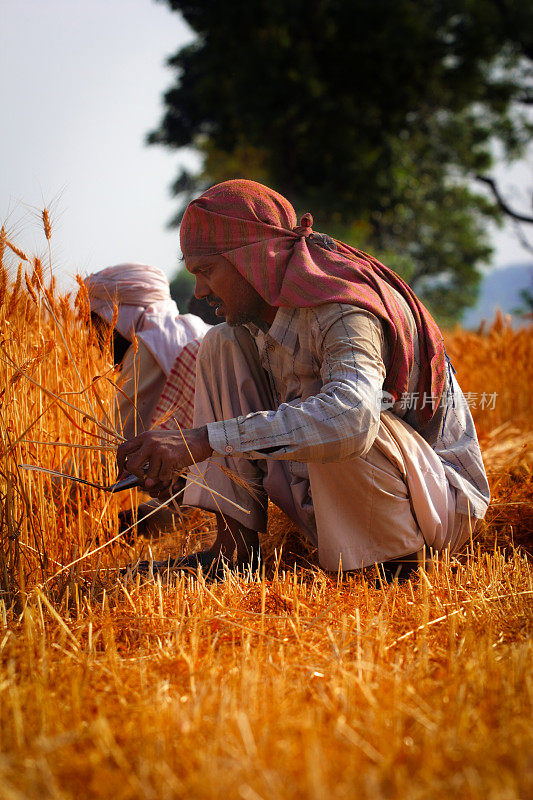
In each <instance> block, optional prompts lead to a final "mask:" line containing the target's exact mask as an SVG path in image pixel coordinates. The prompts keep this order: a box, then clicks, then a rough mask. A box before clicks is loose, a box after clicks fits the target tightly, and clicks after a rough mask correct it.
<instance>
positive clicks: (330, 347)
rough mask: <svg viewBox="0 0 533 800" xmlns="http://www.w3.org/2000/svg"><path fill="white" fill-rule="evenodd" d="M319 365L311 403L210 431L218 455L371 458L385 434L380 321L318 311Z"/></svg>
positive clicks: (333, 307) (347, 310) (332, 308)
mask: <svg viewBox="0 0 533 800" xmlns="http://www.w3.org/2000/svg"><path fill="white" fill-rule="evenodd" d="M310 313H311V315H312V321H311V343H312V344H311V346H312V348H313V352H312V354H311V355H312V357H313V358H315V359H316V360H317V362H318V364H319V365H320V380H321V384H322V386H321V390H320V391H319V392H317V393H315V394H313V395H311V396H309V397H307V398H305V399H298V400H293V401H291V402H288V403H281V405H280V406H279V407H278V408H277V409H276V410H267V411H257V412H253V413H251V414H247V415H246V416H240V417H237V418H235V419H231V420H224V421H222V422H212V423H209V424H208V426H207V428H208V435H209V442H210V444H211V447H213V449H214V450H215V452H217V453H221V454H224V455H228V454H230V455H232V456H241V457H246V458H254V459H256V458H273V459H280V460H288V461H308V462H313V461H314V462H322V463H325V462H328V461H347V460H350V459H352V458H355V457H357V456H360V455H364V454H365V453H366V452H367V451H368V450H369V449H370V447H371V446H372V443H373V441H374V439H375V437H376V434H377V431H378V427H379V414H380V400H381V390H382V386H383V381H384V378H385V374H386V369H385V364H384V361H383V352H384V351H383V333H382V328H381V324H380V323H379V321H378V320H377V318H376V317H375V316H374V315H373V314H370V313H368V312H366V311H363V310H361V309H358V308H355V307H353V306H347V305H341V304H333V303H331V304H327V305H325V306H319V307H316V308H314V309H311V310H310Z"/></svg>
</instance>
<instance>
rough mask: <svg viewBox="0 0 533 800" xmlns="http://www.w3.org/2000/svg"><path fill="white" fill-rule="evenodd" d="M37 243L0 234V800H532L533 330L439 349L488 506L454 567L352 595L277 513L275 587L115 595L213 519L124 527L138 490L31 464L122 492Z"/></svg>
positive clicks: (177, 581) (252, 583)
mask: <svg viewBox="0 0 533 800" xmlns="http://www.w3.org/2000/svg"><path fill="white" fill-rule="evenodd" d="M43 229H44V238H43V244H44V249H43V253H42V254H41V255H40V258H36V257H35V256H33V255H30V254H26V253H24V252H23V251H22V250H20V249H19V248H18V246H17V243H16V240H15V239H14V238H11V237H10V235H9V232H8V231H5V230H2V236H1V237H0V252H1V264H2V266H1V269H0V304H1V305H0V364H1V367H0V370H1V374H2V381H1V386H0V434H1V448H2V457H1V466H0V492H1V508H0V513H1V519H0V797H1V798H2V800H27V799H29V800H33V799H34V798H39V800H48V798H54V800H55V799H57V800H67V798H74V797H82V798H113V799H114V800H122V798H124V799H125V798H150V799H151V798H153V799H154V800H159V799H160V798H161V799H163V800H164V799H165V798H226V797H230V798H243V800H261V798H263V799H264V800H267V798H268V799H269V800H272V799H273V798H280V800H285V798H287V800H288V799H289V798H291V799H294V800H295V799H296V798H312V799H313V800H323V798H369V799H370V798H372V800H380V799H381V798H402V799H404V798H405V799H410V798H413V799H418V798H420V800H437V799H438V798H450V797H455V798H460V799H461V800H463V799H465V800H469V799H470V798H483V800H514V799H515V798H517V799H518V798H521V799H522V800H524V799H525V798H527V797H531V796H533V759H532V753H533V735H532V725H531V720H532V716H531V710H532V708H531V707H532V699H533V679H532V671H531V667H532V663H533V659H532V655H533V652H532V651H533V647H532V642H531V620H532V615H531V609H532V599H533V572H532V562H531V553H532V541H531V535H532V530H533V510H532V509H533V487H532V471H533V425H532V419H533V412H532V403H531V399H532V393H533V336H532V330H531V328H529V329H528V328H523V329H521V330H519V331H514V330H512V329H511V328H510V327H509V326H508V325H507V324H506V322H505V320H504V319H503V318H501V317H500V318H497V319H496V320H494V321H493V322H492V323H491V324H490V325H488V326H487V327H486V329H485V330H484V331H481V332H479V333H475V334H474V333H468V332H465V331H462V330H456V331H454V332H451V333H449V334H448V335H447V337H446V346H447V350H448V353H449V355H450V357H451V358H452V361H453V363H454V365H455V367H456V369H457V373H458V378H459V381H460V383H461V385H462V387H463V389H464V391H465V392H469V393H470V395H469V398H470V401H471V404H472V407H474V416H475V420H476V424H477V427H478V432H479V435H480V441H481V446H482V450H483V453H484V458H485V463H486V466H487V470H488V472H489V477H490V482H491V487H492V492H493V502H492V505H491V507H490V510H489V514H488V516H487V519H486V521H485V522H484V523H483V524H482V525H481V526H480V527H478V529H477V530H476V532H475V535H474V537H473V539H472V540H471V542H470V544H469V546H468V548H466V549H465V551H464V552H463V553H462V554H459V556H457V557H452V558H451V559H450V558H444V559H443V560H441V561H440V562H435V563H434V564H433V566H432V569H431V570H429V571H428V572H422V571H420V572H419V574H418V576H417V577H416V578H415V579H413V580H411V581H408V582H407V583H405V584H402V585H397V584H393V585H391V586H380V585H379V583H378V585H377V586H376V582H375V580H373V579H372V576H371V575H366V576H361V575H351V576H350V577H348V578H346V579H344V580H342V579H340V578H339V576H337V575H331V574H326V573H324V572H323V571H321V570H320V569H319V568H318V566H317V563H316V558H315V554H314V553H313V552H311V551H309V550H308V549H306V548H305V547H304V546H303V545H302V544H301V542H299V540H298V536H297V533H296V532H295V530H294V529H293V528H292V527H291V525H290V524H289V523H288V522H287V520H286V519H285V518H284V517H283V516H282V515H281V514H279V513H276V512H275V511H273V514H272V522H271V525H270V530H269V533H268V535H267V536H265V537H263V541H262V544H263V551H264V554H265V569H264V571H263V574H262V575H254V576H248V577H240V578H236V577H235V576H233V575H231V574H228V575H227V579H226V580H225V581H223V582H219V583H206V582H205V581H204V580H203V579H202V578H201V577H200V578H199V579H198V580H196V579H193V578H191V577H183V576H182V577H178V578H168V579H167V580H166V581H163V582H161V581H159V580H158V581H154V580H153V579H147V578H140V577H138V578H136V580H135V581H133V582H131V581H130V582H129V583H124V582H123V580H122V579H121V578H120V576H119V573H118V570H117V567H118V566H120V565H124V564H126V563H128V562H131V561H133V560H135V559H136V558H137V557H139V556H140V555H141V554H143V555H144V557H149V556H150V553H153V555H154V556H159V557H164V556H166V555H167V554H169V553H172V554H177V553H179V552H186V551H189V550H190V549H191V548H197V547H200V545H201V543H202V542H204V543H205V540H206V538H207V537H208V536H210V534H211V530H212V525H211V520H210V518H209V517H208V516H203V515H202V514H201V513H200V512H199V511H194V512H189V513H187V514H186V515H185V516H184V517H183V519H182V522H181V523H180V524H179V525H178V526H177V529H176V530H174V531H172V532H169V533H167V534H165V536H164V537H162V538H161V539H158V540H152V541H147V540H145V539H140V538H138V539H135V538H129V537H124V536H117V534H118V524H117V511H118V510H119V507H120V506H121V505H122V506H124V505H129V504H130V503H133V502H135V497H134V496H133V493H132V494H131V496H130V497H124V496H123V495H121V496H114V495H106V494H104V493H103V492H99V491H97V490H95V489H91V488H88V487H82V486H77V487H76V488H74V489H72V488H71V486H65V485H63V484H61V483H58V482H54V481H52V480H51V477H50V476H49V475H47V474H46V473H43V472H30V471H26V470H23V469H21V468H20V467H19V465H20V464H37V465H40V466H41V467H44V468H48V469H51V470H61V469H62V468H65V465H66V464H69V466H70V468H72V467H73V466H74V467H75V468H77V469H78V470H79V471H80V474H83V475H84V477H86V478H89V479H91V480H95V481H97V482H99V483H105V482H109V481H111V480H113V478H114V451H115V449H116V445H117V441H118V440H117V438H116V436H115V435H114V429H113V425H112V420H111V416H110V412H109V408H110V400H111V396H112V392H113V382H114V380H115V379H116V376H115V375H114V374H113V372H112V370H111V366H110V363H108V362H107V361H106V360H105V358H104V357H103V356H102V355H101V354H100V352H99V350H98V348H97V347H96V346H95V344H94V342H93V341H92V336H93V334H92V333H91V331H90V330H89V328H88V327H87V325H85V324H84V318H85V317H86V314H87V307H86V302H85V300H84V296H83V291H81V292H80V294H79V296H78V302H77V306H76V307H74V302H73V298H72V297H69V296H61V295H60V293H58V291H57V289H56V287H55V285H54V280H53V278H52V275H51V268H50V265H51V264H53V242H54V237H53V235H52V230H51V227H50V220H49V217H48V214H47V212H46V210H45V212H43ZM334 524H335V521H334V520H332V525H334ZM126 538H127V541H126Z"/></svg>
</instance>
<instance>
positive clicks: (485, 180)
mask: <svg viewBox="0 0 533 800" xmlns="http://www.w3.org/2000/svg"><path fill="white" fill-rule="evenodd" d="M476 178H477V180H478V181H481V182H482V183H486V184H487V186H489V187H490V188H491V190H492V194H493V195H494V198H495V200H496V202H497V203H498V206H499V207H500V208H501V210H502V211H503V213H504V214H507V215H508V216H509V217H512V218H513V219H516V220H518V222H527V223H529V224H531V225H533V217H532V216H528V215H527V214H520V213H519V212H518V211H513V209H512V208H511V207H510V206H509V205H508V204H507V203H506V201H505V200H504V199H503V197H502V196H501V194H500V191H499V189H498V187H497V186H496V181H495V180H494V178H486V177H485V176H484V175H476Z"/></svg>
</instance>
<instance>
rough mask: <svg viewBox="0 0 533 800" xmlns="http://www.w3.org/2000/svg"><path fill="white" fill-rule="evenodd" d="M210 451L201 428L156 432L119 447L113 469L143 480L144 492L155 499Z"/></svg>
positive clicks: (158, 430) (209, 453) (205, 429)
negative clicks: (182, 472) (115, 465)
mask: <svg viewBox="0 0 533 800" xmlns="http://www.w3.org/2000/svg"><path fill="white" fill-rule="evenodd" d="M212 452H213V449H212V447H211V445H210V444H209V438H208V435H207V427H206V426H205V425H204V426H203V427H201V428H190V429H189V430H185V431H166V430H161V429H156V430H153V431H147V432H146V433H141V434H140V435H139V436H135V438H133V439H129V440H128V441H127V442H124V443H123V444H121V445H120V447H119V448H118V451H117V466H118V470H119V475H127V474H132V475H136V476H137V477H138V478H144V487H145V488H146V490H147V491H148V492H149V493H150V494H151V495H152V496H155V497H157V496H158V495H159V494H161V492H163V491H164V490H165V489H166V488H167V487H168V486H169V485H170V484H171V482H172V480H174V479H175V478H176V476H177V474H178V473H179V472H181V470H183V469H185V468H186V467H189V466H190V465H191V464H193V463H197V462H200V461H205V459H206V458H209V456H210V455H211V454H212ZM146 465H148V467H147V469H146V470H145V466H146Z"/></svg>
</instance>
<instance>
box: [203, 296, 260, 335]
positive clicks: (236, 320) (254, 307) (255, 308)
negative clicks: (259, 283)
mask: <svg viewBox="0 0 533 800" xmlns="http://www.w3.org/2000/svg"><path fill="white" fill-rule="evenodd" d="M206 299H207V302H208V303H215V304H217V303H218V304H220V305H222V306H223V305H224V302H223V301H222V300H221V299H220V297H217V296H216V295H209V297H207V298H206ZM263 306H264V301H263V299H262V297H261V296H260V295H259V294H257V298H256V299H255V301H254V300H252V302H250V303H249V304H248V307H247V308H245V309H243V310H242V311H241V312H240V314H237V316H233V317H232V318H231V319H228V317H227V316H226V314H224V316H225V318H226V323H227V325H229V326H230V328H238V327H240V326H242V325H247V324H248V323H252V324H253V325H257V327H258V328H263V327H265V321H264V319H263V315H262V311H263ZM267 327H269V326H267Z"/></svg>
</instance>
